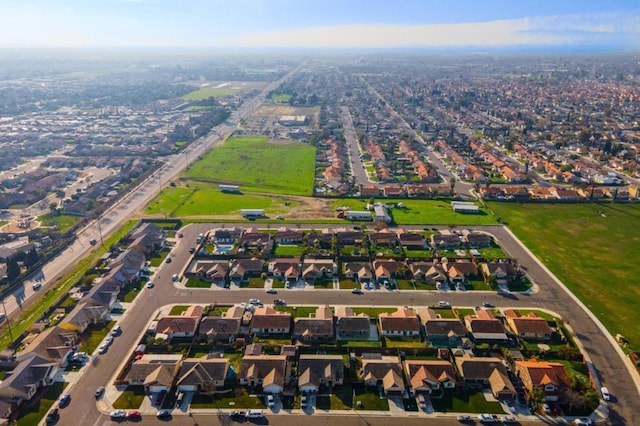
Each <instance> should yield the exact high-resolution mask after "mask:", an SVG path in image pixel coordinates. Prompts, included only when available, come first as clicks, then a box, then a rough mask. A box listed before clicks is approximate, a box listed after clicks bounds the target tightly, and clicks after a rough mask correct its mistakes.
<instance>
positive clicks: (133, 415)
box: [127, 410, 142, 421]
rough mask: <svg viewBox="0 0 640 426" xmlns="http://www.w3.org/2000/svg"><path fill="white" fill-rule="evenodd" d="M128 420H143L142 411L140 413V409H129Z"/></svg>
mask: <svg viewBox="0 0 640 426" xmlns="http://www.w3.org/2000/svg"><path fill="white" fill-rule="evenodd" d="M127 420H133V421H136V420H142V413H140V411H135V410H134V411H129V412H128V413H127Z"/></svg>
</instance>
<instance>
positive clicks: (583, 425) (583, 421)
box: [573, 417, 593, 426]
mask: <svg viewBox="0 0 640 426" xmlns="http://www.w3.org/2000/svg"><path fill="white" fill-rule="evenodd" d="M573 424H574V425H576V426H591V425H592V424H593V422H592V421H591V419H589V418H587V417H581V418H579V419H575V420H574V421H573Z"/></svg>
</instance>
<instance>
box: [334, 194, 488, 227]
mask: <svg viewBox="0 0 640 426" xmlns="http://www.w3.org/2000/svg"><path fill="white" fill-rule="evenodd" d="M374 201H376V202H382V203H389V204H391V203H390V202H389V200H382V199H381V200H374ZM368 202H369V200H368V199H361V200H360V199H340V200H336V201H335V202H334V203H333V205H332V209H335V208H336V207H344V206H346V207H350V208H351V209H354V210H365V208H366V204H367V203H368ZM402 204H404V206H405V208H403V209H391V210H390V211H389V212H390V214H391V215H392V216H393V220H394V221H395V222H396V223H397V224H399V225H423V224H429V225H454V224H455V225H459V226H464V225H492V224H496V223H497V222H496V219H495V218H494V217H493V216H492V215H490V214H489V213H488V210H487V209H483V208H481V209H480V213H479V214H462V213H455V212H454V211H453V210H451V205H450V204H449V203H448V202H445V201H438V200H402Z"/></svg>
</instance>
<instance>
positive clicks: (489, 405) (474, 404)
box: [431, 389, 504, 414]
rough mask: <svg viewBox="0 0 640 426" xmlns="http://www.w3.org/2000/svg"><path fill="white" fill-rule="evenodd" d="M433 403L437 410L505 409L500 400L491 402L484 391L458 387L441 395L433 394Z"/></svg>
mask: <svg viewBox="0 0 640 426" xmlns="http://www.w3.org/2000/svg"><path fill="white" fill-rule="evenodd" d="M431 403H432V404H433V408H434V409H435V410H436V411H445V412H454V413H489V414H502V413H504V410H503V409H502V406H501V405H500V403H499V402H489V401H487V400H486V399H485V398H484V395H483V394H482V392H475V391H472V390H464V389H456V390H455V391H446V392H444V394H443V395H442V396H441V397H438V395H433V396H432V397H431Z"/></svg>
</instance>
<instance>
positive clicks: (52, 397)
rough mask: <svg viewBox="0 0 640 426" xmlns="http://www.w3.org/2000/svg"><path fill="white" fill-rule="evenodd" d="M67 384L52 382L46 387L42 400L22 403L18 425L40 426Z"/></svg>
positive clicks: (37, 399) (35, 399) (36, 399)
mask: <svg viewBox="0 0 640 426" xmlns="http://www.w3.org/2000/svg"><path fill="white" fill-rule="evenodd" d="M68 384H69V383H61V382H54V383H53V384H52V385H51V386H49V387H47V390H46V391H45V393H44V395H42V398H34V399H33V400H32V401H27V402H25V403H23V404H22V405H21V406H20V408H19V409H18V424H19V425H20V426H23V425H24V426H32V425H33V426H36V425H38V424H40V422H41V421H42V419H44V417H45V416H46V415H47V412H48V411H49V409H50V408H52V407H53V405H54V404H55V403H56V400H57V399H58V397H59V396H60V395H61V394H62V391H63V390H64V388H66V387H67V385H68Z"/></svg>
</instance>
